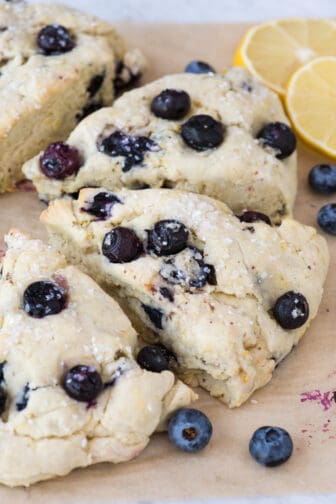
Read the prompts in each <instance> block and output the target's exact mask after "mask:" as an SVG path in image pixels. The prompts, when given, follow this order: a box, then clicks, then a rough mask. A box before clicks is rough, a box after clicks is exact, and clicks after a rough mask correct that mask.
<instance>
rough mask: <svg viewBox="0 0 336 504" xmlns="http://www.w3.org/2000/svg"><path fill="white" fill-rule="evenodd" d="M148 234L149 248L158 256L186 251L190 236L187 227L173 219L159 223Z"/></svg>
mask: <svg viewBox="0 0 336 504" xmlns="http://www.w3.org/2000/svg"><path fill="white" fill-rule="evenodd" d="M147 233H148V244H147V248H148V250H150V251H151V252H153V253H154V254H156V255H158V256H167V255H171V254H177V253H178V252H180V251H181V250H183V249H185V248H186V246H187V241H188V236H189V231H188V229H187V228H186V227H185V225H184V224H183V223H182V222H179V221H177V220H173V219H166V220H161V221H158V222H157V223H156V224H155V225H154V228H153V229H150V230H149V231H147Z"/></svg>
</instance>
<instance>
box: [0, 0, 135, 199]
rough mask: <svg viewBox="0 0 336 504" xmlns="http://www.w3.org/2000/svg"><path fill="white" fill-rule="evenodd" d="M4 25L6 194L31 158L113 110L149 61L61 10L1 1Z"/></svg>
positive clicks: (0, 145) (2, 167)
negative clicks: (107, 108) (98, 112)
mask: <svg viewBox="0 0 336 504" xmlns="http://www.w3.org/2000/svg"><path fill="white" fill-rule="evenodd" d="M0 27H1V29H0V52H1V62H0V105H1V111H2V112H1V118H0V192H3V191H6V190H10V189H12V188H13V187H14V185H15V183H16V182H17V181H19V180H20V179H22V178H23V175H22V171H21V168H22V165H23V163H24V162H25V161H27V160H28V159H30V158H31V157H32V156H34V155H36V154H37V153H38V152H39V151H41V149H45V148H46V147H48V145H50V144H52V143H55V142H60V141H61V140H65V139H66V138H67V136H68V135H69V133H70V132H71V131H72V130H73V128H74V127H75V126H76V125H77V123H78V122H79V121H80V120H81V119H83V118H84V117H85V116H86V115H88V114H90V113H92V112H93V111H95V110H98V109H99V108H101V107H103V106H107V105H111V103H112V101H113V98H114V96H115V95H116V94H117V93H120V91H121V90H122V88H123V86H126V85H128V84H129V80H130V78H131V75H133V81H134V80H135V76H136V75H138V76H139V74H140V73H141V72H142V70H143V65H144V60H143V57H142V55H141V54H140V52H139V51H138V50H131V51H128V52H126V49H125V45H124V41H123V40H122V38H121V37H120V35H119V34H118V33H117V32H116V31H115V29H114V28H113V26H111V25H110V24H109V23H107V22H105V21H102V20H100V19H98V18H95V17H93V16H90V15H88V14H84V13H81V12H79V11H77V10H74V9H70V8H68V7H64V6H61V5H43V4H30V3H29V4H28V3H25V2H22V3H1V4H0ZM121 66H123V67H124V68H128V69H129V75H128V76H127V75H126V74H125V72H124V73H120V72H121V70H120V67H121ZM116 80H117V81H118V85H117V86H116ZM67 176H69V172H68V173H67Z"/></svg>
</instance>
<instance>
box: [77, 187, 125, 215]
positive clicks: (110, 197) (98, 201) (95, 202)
mask: <svg viewBox="0 0 336 504" xmlns="http://www.w3.org/2000/svg"><path fill="white" fill-rule="evenodd" d="M118 203H119V204H121V201H120V199H119V198H118V197H117V196H115V195H114V194H112V193H110V192H106V191H102V192H99V193H97V194H95V195H94V197H93V198H92V200H90V202H89V203H88V205H87V206H86V207H83V208H82V209H81V210H84V211H85V212H87V213H89V214H91V215H94V216H95V217H98V219H107V218H108V217H110V216H111V212H112V208H113V206H114V205H116V204H118Z"/></svg>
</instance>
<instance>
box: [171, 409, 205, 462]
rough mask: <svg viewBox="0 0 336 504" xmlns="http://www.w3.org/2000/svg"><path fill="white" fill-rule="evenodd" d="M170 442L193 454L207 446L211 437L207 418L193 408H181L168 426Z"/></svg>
mask: <svg viewBox="0 0 336 504" xmlns="http://www.w3.org/2000/svg"><path fill="white" fill-rule="evenodd" d="M168 436H169V439H170V441H171V442H172V443H173V444H174V445H175V446H176V447H177V448H179V449H180V450H183V451H185V452H189V453H195V452H198V451H200V450H202V449H203V448H205V447H206V446H207V444H208V443H209V441H210V439H211V436H212V425H211V422H210V420H209V419H208V417H207V416H206V415H205V414H204V413H202V412H201V411H199V410H197V409H193V408H182V409H180V410H178V411H177V412H176V413H175V414H174V415H173V416H172V417H171V419H170V421H169V424H168Z"/></svg>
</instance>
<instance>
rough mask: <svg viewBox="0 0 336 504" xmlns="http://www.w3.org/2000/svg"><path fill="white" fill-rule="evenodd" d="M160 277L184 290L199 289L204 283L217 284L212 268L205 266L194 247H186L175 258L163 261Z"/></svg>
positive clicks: (208, 265)
mask: <svg viewBox="0 0 336 504" xmlns="http://www.w3.org/2000/svg"><path fill="white" fill-rule="evenodd" d="M160 275H161V277H162V278H163V279H164V280H166V282H168V283H170V284H176V285H181V286H182V287H184V288H185V289H186V290H189V289H190V288H192V289H200V288H202V287H204V285H205V284H206V283H209V284H210V285H216V283H217V281H216V273H215V269H214V267H213V266H212V265H211V264H206V263H205V262H204V258H203V253H202V252H201V251H200V250H198V249H196V248H194V247H187V248H186V249H185V250H183V251H182V252H180V253H179V254H177V255H175V257H173V258H171V259H168V260H167V261H164V263H163V264H162V266H161V269H160Z"/></svg>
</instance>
